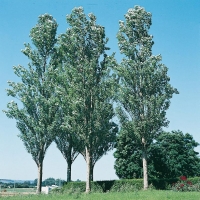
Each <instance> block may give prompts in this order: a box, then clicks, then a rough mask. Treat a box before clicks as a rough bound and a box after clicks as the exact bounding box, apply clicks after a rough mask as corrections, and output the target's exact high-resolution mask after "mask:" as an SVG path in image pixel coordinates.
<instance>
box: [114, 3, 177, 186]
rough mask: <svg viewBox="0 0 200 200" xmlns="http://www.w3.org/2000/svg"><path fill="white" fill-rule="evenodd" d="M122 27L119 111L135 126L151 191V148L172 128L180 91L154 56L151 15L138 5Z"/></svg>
mask: <svg viewBox="0 0 200 200" xmlns="http://www.w3.org/2000/svg"><path fill="white" fill-rule="evenodd" d="M119 26H120V27H119V32H118V34H117V38H118V44H119V49H120V52H121V53H122V54H124V56H125V57H124V58H123V59H122V62H121V64H120V67H118V74H119V76H120V78H121V89H120V95H119V102H120V105H121V106H122V107H121V108H119V109H118V111H119V112H120V114H121V115H123V117H124V116H126V119H127V120H129V121H133V123H134V130H135V134H136V135H137V137H138V139H139V140H140V143H141V148H142V160H143V178H144V189H147V188H148V172H147V149H148V146H149V145H150V144H151V142H152V141H153V139H154V138H155V137H156V135H157V134H158V133H159V131H160V129H161V127H163V126H165V127H166V126H167V125H168V123H169V122H168V120H167V119H166V110H167V109H168V108H169V105H170V99H171V98H172V95H173V94H174V93H178V91H177V90H176V89H174V88H173V87H172V86H171V85H170V83H169V81H170V78H169V77H168V75H167V71H168V69H167V67H166V66H165V65H163V64H162V63H161V59H162V58H161V55H158V56H154V55H152V46H153V40H152V38H153V36H151V35H149V33H148V31H149V29H150V26H151V13H149V12H146V11H145V9H144V8H142V7H140V6H135V7H134V8H131V9H129V10H128V12H127V13H126V14H125V22H123V21H120V23H119Z"/></svg>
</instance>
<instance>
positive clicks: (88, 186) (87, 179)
mask: <svg viewBox="0 0 200 200" xmlns="http://www.w3.org/2000/svg"><path fill="white" fill-rule="evenodd" d="M85 152H86V164H87V177H86V191H85V192H86V193H89V192H90V189H91V181H90V169H91V167H90V164H91V163H90V152H89V150H88V148H87V147H86V149H85Z"/></svg>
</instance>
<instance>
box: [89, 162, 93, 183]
mask: <svg viewBox="0 0 200 200" xmlns="http://www.w3.org/2000/svg"><path fill="white" fill-rule="evenodd" d="M90 165H91V166H90V181H93V178H94V177H93V170H94V166H93V165H92V163H90Z"/></svg>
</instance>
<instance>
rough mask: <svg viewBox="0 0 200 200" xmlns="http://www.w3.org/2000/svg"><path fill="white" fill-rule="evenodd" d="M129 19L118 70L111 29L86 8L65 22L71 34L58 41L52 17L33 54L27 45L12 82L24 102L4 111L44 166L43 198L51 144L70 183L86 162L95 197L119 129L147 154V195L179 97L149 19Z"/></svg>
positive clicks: (140, 11)
mask: <svg viewBox="0 0 200 200" xmlns="http://www.w3.org/2000/svg"><path fill="white" fill-rule="evenodd" d="M125 20H126V21H125V22H122V21H120V29H119V33H118V35H117V38H118V44H119V49H120V52H121V53H122V54H123V55H124V58H123V59H122V62H121V63H120V64H118V63H117V62H116V60H115V58H114V54H112V55H111V56H108V55H107V53H106V51H107V50H109V48H108V47H107V46H106V45H107V42H108V38H106V36H105V28H104V27H103V26H100V25H98V24H96V17H95V16H94V15H93V14H89V15H88V17H87V16H86V15H85V14H84V11H83V8H81V7H80V8H75V9H73V10H72V13H71V14H70V15H68V16H67V22H68V24H69V26H70V27H69V28H68V29H67V31H66V33H65V34H62V35H59V36H58V37H57V35H56V31H57V27H58V24H57V22H56V21H55V20H54V19H53V17H52V16H50V15H48V14H45V15H41V16H40V17H39V20H38V23H37V24H36V26H35V27H34V28H32V29H31V32H30V37H31V41H32V43H33V45H34V46H35V48H32V47H31V45H30V44H25V49H24V50H23V51H22V52H23V53H24V54H25V55H26V56H27V57H28V58H29V59H30V63H29V64H28V68H25V67H22V66H15V67H14V73H15V74H16V75H17V76H18V77H19V78H21V82H19V83H15V82H11V81H10V82H8V83H9V86H10V89H7V93H8V95H10V96H12V97H15V98H16V99H17V100H18V101H17V102H14V101H12V102H10V103H8V105H7V107H8V110H7V111H4V112H5V113H6V115H7V116H8V117H10V118H15V119H16V121H17V128H18V129H19V130H20V134H19V137H20V138H21V140H22V141H23V143H24V145H25V147H26V149H27V151H28V152H29V153H30V154H31V155H32V158H33V160H34V161H35V162H36V164H37V166H38V183H37V192H38V193H40V192H41V184H42V167H43V160H44V157H45V153H46V151H47V149H48V147H49V146H50V145H51V143H52V142H53V141H55V142H56V144H57V147H58V149H59V150H60V151H61V153H62V154H63V156H64V158H65V159H66V161H67V164H68V181H70V180H71V175H70V174H71V165H72V163H73V161H74V159H75V158H76V157H77V155H78V154H79V153H80V154H82V155H83V157H84V158H85V160H86V164H87V179H86V192H89V191H90V181H91V180H92V179H93V175H92V174H93V168H94V165H95V163H96V162H97V160H99V159H100V158H101V157H102V156H103V155H104V154H105V153H106V152H107V151H109V150H110V149H112V148H113V147H114V145H115V139H116V134H117V132H118V125H119V127H120V128H122V127H124V126H128V127H129V126H130V127H132V126H133V127H134V135H135V137H137V140H138V141H139V143H140V149H141V151H142V160H143V177H144V189H146V188H148V172H147V155H148V148H149V146H150V144H151V143H152V142H153V140H154V139H155V137H156V136H157V135H158V133H159V132H160V130H161V128H162V127H163V126H167V125H168V123H169V122H168V121H167V119H166V117H165V115H166V110H167V109H168V108H169V105H170V99H171V98H172V95H173V94H174V93H178V91H177V90H176V89H174V88H173V87H172V86H171V85H170V83H169V81H170V78H169V77H168V76H167V67H166V66H164V65H163V64H162V63H161V56H160V55H158V56H153V55H152V45H153V41H152V36H151V35H149V33H148V31H149V28H150V26H151V14H150V13H148V12H146V11H145V10H144V8H141V7H139V6H136V7H135V8H133V9H129V10H128V12H127V14H126V15H125ZM113 102H116V103H117V109H116V113H117V114H118V116H119V119H120V123H119V124H118V125H117V124H116V123H115V122H114V120H113V117H114V116H115V112H114V108H113ZM17 103H18V104H17Z"/></svg>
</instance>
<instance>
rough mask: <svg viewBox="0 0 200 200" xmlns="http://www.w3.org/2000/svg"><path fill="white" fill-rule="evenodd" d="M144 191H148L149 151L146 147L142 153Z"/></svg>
mask: <svg viewBox="0 0 200 200" xmlns="http://www.w3.org/2000/svg"><path fill="white" fill-rule="evenodd" d="M142 163H143V181H144V190H147V189H148V170H147V150H146V147H145V145H144V147H143V152H142Z"/></svg>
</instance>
